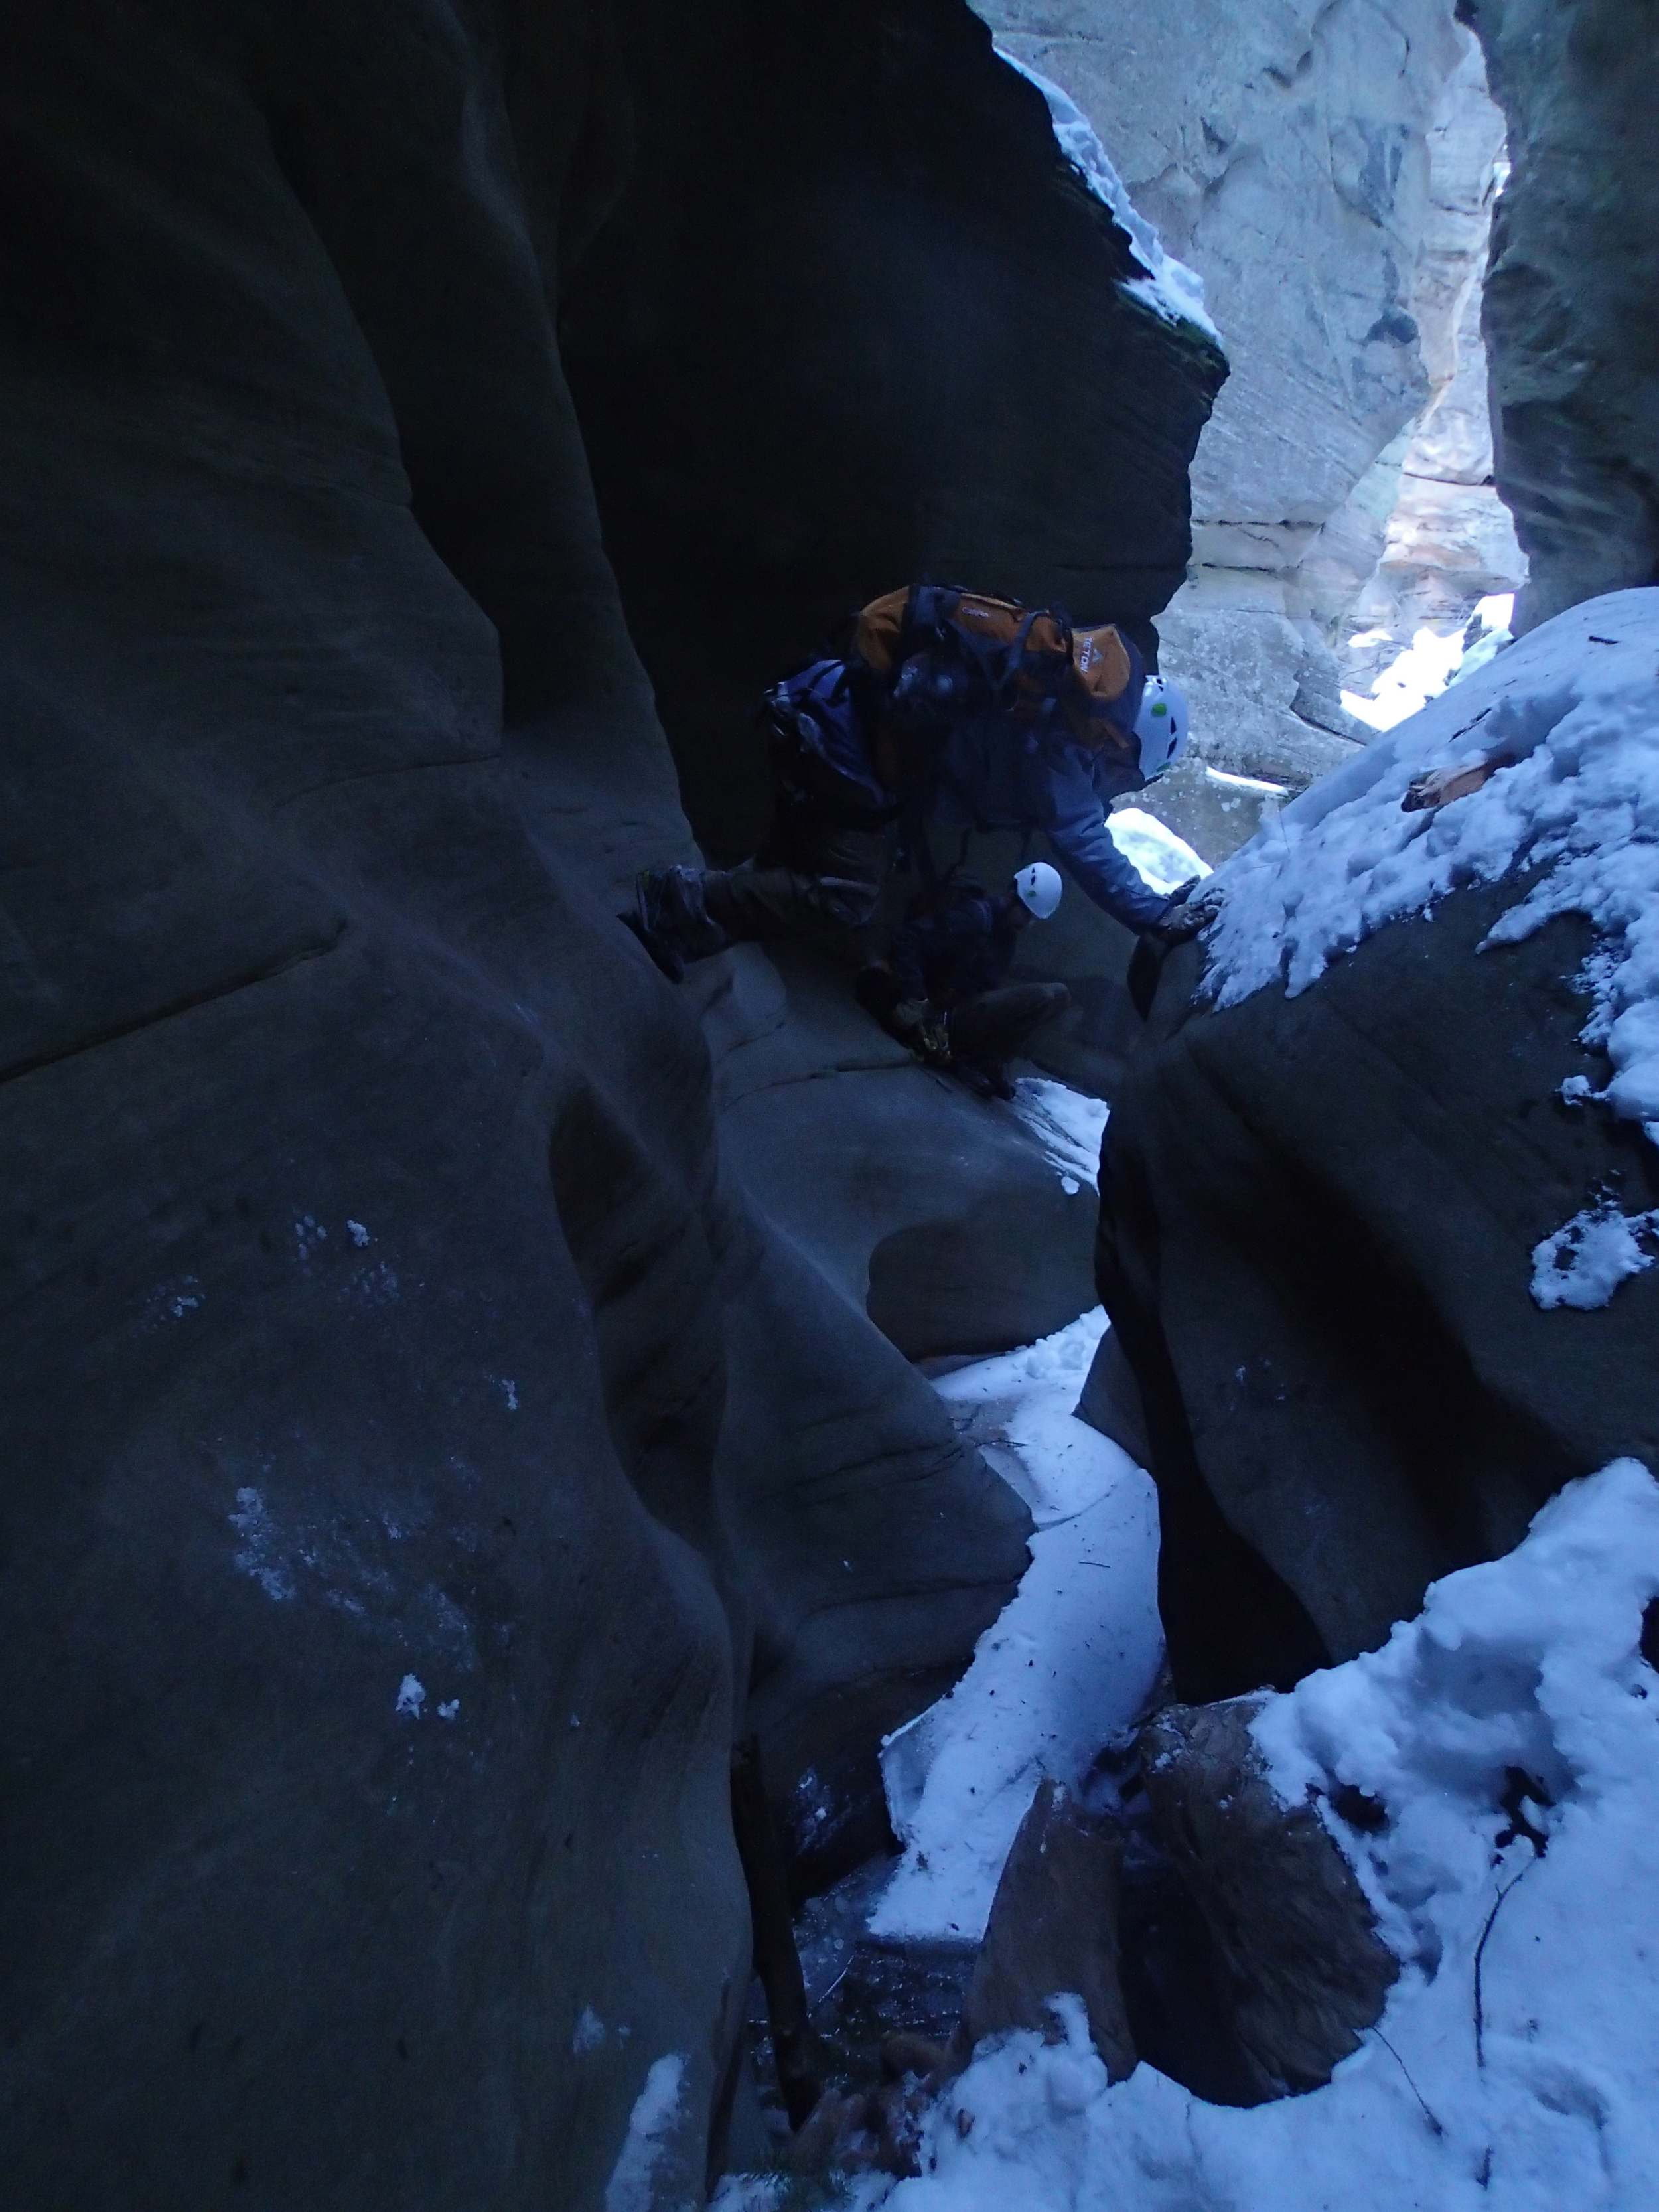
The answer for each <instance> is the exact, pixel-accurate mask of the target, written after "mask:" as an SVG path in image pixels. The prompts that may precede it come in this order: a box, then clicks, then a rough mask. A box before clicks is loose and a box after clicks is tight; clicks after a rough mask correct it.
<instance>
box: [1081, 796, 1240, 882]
mask: <svg viewBox="0 0 1659 2212" xmlns="http://www.w3.org/2000/svg"><path fill="white" fill-rule="evenodd" d="M1268 788H1270V787H1268ZM1106 829H1107V834H1108V835H1109V836H1110V838H1111V841H1112V842H1113V844H1115V846H1116V847H1117V849H1118V851H1119V852H1120V853H1121V854H1122V855H1123V857H1124V859H1125V860H1127V861H1128V863H1129V864H1130V866H1132V867H1133V868H1135V869H1138V870H1139V872H1140V874H1142V875H1143V876H1145V878H1146V880H1147V882H1148V883H1149V884H1151V885H1152V889H1153V890H1155V891H1172V890H1176V889H1178V887H1179V886H1180V885H1181V884H1188V883H1190V882H1191V881H1192V879H1193V878H1194V876H1207V875H1208V874H1209V872H1210V866H1209V863H1208V861H1207V860H1200V859H1199V857H1198V855H1197V854H1196V853H1195V852H1194V850H1193V848H1192V847H1191V846H1190V845H1189V844H1188V842H1187V841H1186V839H1185V838H1184V837H1177V836H1176V833H1175V831H1174V830H1173V829H1169V828H1168V827H1166V825H1165V824H1164V823H1162V822H1160V821H1159V820H1158V817H1157V815H1155V814H1148V813H1147V812H1146V810H1145V808H1144V807H1139V806H1120V807H1117V808H1115V810H1114V811H1113V812H1111V813H1110V814H1109V815H1108V816H1107V817H1106Z"/></svg>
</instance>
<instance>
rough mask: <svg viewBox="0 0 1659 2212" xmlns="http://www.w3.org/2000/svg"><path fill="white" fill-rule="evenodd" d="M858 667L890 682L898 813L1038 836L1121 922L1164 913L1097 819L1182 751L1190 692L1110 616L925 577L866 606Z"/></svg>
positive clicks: (889, 736) (1131, 924)
mask: <svg viewBox="0 0 1659 2212" xmlns="http://www.w3.org/2000/svg"><path fill="white" fill-rule="evenodd" d="M854 665H855V667H857V666H862V667H863V668H864V669H865V670H866V671H868V676H867V677H866V682H867V681H869V680H870V679H872V678H873V679H874V680H875V681H876V682H877V683H878V684H881V685H882V686H883V687H884V690H885V692H886V696H887V698H888V702H889V704H888V709H887V717H886V723H885V732H884V734H885V736H886V741H887V745H888V750H889V752H890V756H891V757H892V758H893V759H894V760H895V761H896V763H898V771H897V779H896V780H897V781H898V782H899V783H900V785H901V787H907V786H908V789H907V798H908V810H907V819H915V818H916V817H922V818H925V819H927V820H929V821H933V822H939V823H946V824H949V825H951V826H955V827H961V828H967V829H1022V830H1026V831H1030V830H1034V829H1040V830H1042V832H1043V833H1044V834H1045V835H1046V836H1047V837H1048V842H1049V843H1050V844H1051V845H1052V846H1053V848H1054V852H1055V854H1056V856H1057V857H1058V859H1059V860H1060V863H1061V865H1062V866H1063V867H1064V868H1065V869H1066V873H1067V874H1068V875H1070V876H1071V877H1072V878H1073V881H1074V882H1075V883H1076V884H1078V886H1079V889H1080V890H1083V891H1084V892H1085V894H1086V895H1087V896H1089V897H1090V898H1091V899H1092V900H1093V901H1094V902H1095V904H1096V905H1097V906H1098V907H1102V908H1104V909H1105V911H1106V912H1107V913H1108V914H1109V915H1111V916H1112V918H1113V920H1114V921H1120V922H1121V923H1122V924H1123V925H1124V926H1125V927H1126V928H1128V929H1132V930H1134V931H1136V932H1140V931H1143V930H1147V929H1155V928H1157V927H1158V926H1159V925H1160V924H1161V923H1162V922H1163V921H1164V920H1165V919H1166V918H1168V917H1169V915H1170V908H1171V904H1172V902H1171V901H1170V897H1169V895H1168V894H1167V893H1165V892H1163V891H1158V890H1153V888H1152V885H1151V884H1148V883H1147V882H1146V878H1144V877H1143V876H1141V875H1140V873H1139V871H1138V870H1137V869H1136V868H1135V867H1134V866H1133V863H1132V862H1131V861H1130V860H1127V858H1126V856H1125V855H1124V854H1122V853H1121V852H1120V850H1119V849H1118V848H1117V846H1116V845H1115V843H1114V842H1113V841H1112V837H1111V834H1110V832H1109V830H1108V829H1107V827H1106V814H1107V810H1108V809H1109V807H1110V805H1111V804H1112V802H1113V800H1114V799H1121V798H1122V797H1124V796H1125V795H1126V794H1127V793H1129V792H1132V791H1140V790H1143V789H1144V788H1145V787H1146V785H1147V784H1148V783H1150V782H1152V780H1153V779H1154V778H1155V777H1157V776H1159V775H1163V774H1164V771H1165V769H1169V768H1170V767H1172V766H1173V765H1174V763H1176V760H1177V759H1178V758H1179V757H1180V756H1181V753H1182V750H1183V749H1184V748H1185V745H1186V742H1187V702H1186V700H1185V698H1184V697H1183V696H1182V693H1181V692H1180V691H1179V690H1177V689H1176V686H1175V685H1174V684H1170V683H1166V682H1165V680H1164V678H1162V677H1161V676H1151V677H1149V676H1148V675H1147V674H1146V666H1145V664H1144V663H1143V662H1142V660H1141V658H1140V655H1139V653H1138V652H1137V651H1136V649H1135V647H1134V646H1133V644H1132V643H1131V642H1130V641H1129V640H1128V639H1127V638H1126V637H1125V636H1124V635H1123V634H1122V632H1121V630H1120V629H1117V628H1116V627H1115V624H1112V623H1104V624H1103V625H1101V627H1100V628H1098V629H1091V630H1074V629H1073V628H1072V626H1071V624H1070V623H1068V622H1067V620H1066V617H1065V616H1064V615H1063V614H1061V613H1060V611H1058V610H1057V609H1054V608H1040V609H1037V610H1036V611H1029V610H1027V609H1024V608H1022V607H1018V606H1016V605H1012V602H1010V601H1007V600H1003V599H985V598H981V596H979V595H978V594H976V593H974V592H962V591H957V590H956V589H954V588H950V589H946V588H945V587H942V586H935V585H928V584H921V585H916V586H913V587H912V588H911V589H910V590H908V592H890V594H889V595H888V596H887V598H886V599H877V600H875V601H873V602H872V605H869V606H867V607H866V608H865V610H864V611H863V613H862V614H861V615H860V617H859V622H858V627H857V629H856V631H855V633H854ZM877 757H878V759H880V758H881V757H882V753H881V740H880V738H878V750H877Z"/></svg>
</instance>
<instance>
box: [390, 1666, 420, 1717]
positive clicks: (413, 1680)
mask: <svg viewBox="0 0 1659 2212" xmlns="http://www.w3.org/2000/svg"><path fill="white" fill-rule="evenodd" d="M425 1710H426V1686H425V1685H424V1683H422V1680H420V1677H419V1676H418V1675H416V1674H405V1675H404V1679H403V1680H402V1681H401V1682H399V1683H398V1702H397V1704H396V1705H393V1707H392V1711H393V1712H394V1713H407V1714H408V1715H409V1717H410V1719H411V1720H416V1721H417V1720H419V1718H420V1717H421V1715H422V1712H423V1711H425Z"/></svg>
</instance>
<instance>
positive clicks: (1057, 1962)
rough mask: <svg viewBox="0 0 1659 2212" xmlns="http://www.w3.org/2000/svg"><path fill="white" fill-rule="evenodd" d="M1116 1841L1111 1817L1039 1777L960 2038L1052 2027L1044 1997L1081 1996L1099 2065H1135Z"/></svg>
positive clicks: (966, 2042)
mask: <svg viewBox="0 0 1659 2212" xmlns="http://www.w3.org/2000/svg"><path fill="white" fill-rule="evenodd" d="M1122 1863H1123V1843H1122V1838H1121V1835H1120V1834H1119V1832H1118V1830H1117V1827H1116V1826H1115V1823H1114V1822H1112V1821H1111V1820H1101V1819H1099V1818H1097V1817H1091V1815H1090V1814H1087V1813H1086V1812H1085V1811H1084V1809H1083V1808H1082V1807H1081V1806H1080V1805H1079V1804H1077V1803H1076V1802H1074V1801H1073V1800H1072V1799H1070V1798H1068V1796H1067V1795H1066V1792H1065V1791H1064V1790H1061V1789H1060V1787H1059V1785H1058V1784H1056V1783H1054V1782H1045V1783H1043V1784H1042V1786H1041V1787H1040V1788H1039V1790H1037V1793H1036V1796H1035V1797H1034V1798H1033V1799H1032V1800H1031V1805H1030V1811H1029V1812H1028V1813H1027V1814H1026V1815H1025V1818H1024V1820H1022V1821H1021V1822H1020V1825H1019V1832H1018V1834H1017V1835H1016V1836H1015V1838H1014V1842H1013V1848H1012V1850H1011V1851H1010V1852H1009V1854H1008V1863H1007V1864H1006V1867H1004V1869H1003V1870H1002V1879H1001V1881H1000V1882H999V1883H998V1884H997V1893H996V1897H995V1899H994V1902H993V1905H992V1907H991V1917H990V1919H989V1921H988V1922H987V1925H986V1929H985V1942H984V1947H983V1948H982V1949H981V1952H980V1954H979V1959H978V1961H977V1963H976V1964H975V1968H974V1978H973V1980H972V1982H971V1983H970V1984H969V1989H968V1996H967V2002H966V2003H965V2004H964V2006H963V2015H962V2027H961V2037H960V2039H961V2042H962V2045H963V2047H964V2048H965V2050H967V2051H972V2050H973V2049H974V2047H975V2045H977V2044H979V2043H981V2042H982V2041H983V2040H984V2039H985V2038H986V2037H987V2036H991V2035H1001V2034H1006V2033H1007V2031H1008V2030H1009V2029H1011V2028H1033V2029H1035V2030H1036V2032H1037V2033H1039V2034H1042V2035H1044V2036H1046V2037H1047V2038H1048V2039H1049V2040H1051V2041H1053V2040H1056V2039H1057V2038H1058V2031H1057V2027H1056V2024H1055V2020H1054V2012H1053V2010H1052V2008H1051V2006H1050V2004H1049V1999H1050V1998H1052V1997H1054V1996H1058V1995H1060V1994H1061V1993H1069V1994H1071V1995H1073V1996H1079V1997H1081V1998H1082V2000H1083V2002H1084V2005H1085V2008H1086V2010H1087V2012H1088V2015H1089V2032H1090V2035H1091V2039H1092V2041H1093V2043H1094V2046H1095V2049H1096V2051H1097V2053H1098V2054H1099V2057H1100V2061H1101V2063H1102V2064H1103V2066H1104V2067H1105V2069H1106V2071H1107V2075H1108V2076H1109V2079H1110V2080H1112V2081H1124V2080H1126V2079H1127V2077H1128V2075H1131V2074H1133V2071H1134V2069H1135V2064H1136V2058H1135V2047H1134V2045H1133V2041H1132V2040H1131V2039H1130V2035H1129V2024H1128V2019H1127V2014H1126V2013H1125V2010H1124V2004H1123V1991H1122V1986H1121V1982H1120V1980H1119V1974H1118V1955H1117V1913H1118V1882H1119V1877H1120V1875H1121V1869H1122Z"/></svg>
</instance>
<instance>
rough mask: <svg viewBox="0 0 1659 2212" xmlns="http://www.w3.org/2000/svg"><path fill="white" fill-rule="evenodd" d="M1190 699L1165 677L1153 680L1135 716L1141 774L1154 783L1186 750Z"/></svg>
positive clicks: (1149, 683) (1149, 678)
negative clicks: (1154, 779) (1155, 778)
mask: <svg viewBox="0 0 1659 2212" xmlns="http://www.w3.org/2000/svg"><path fill="white" fill-rule="evenodd" d="M1187 727H1188V713H1187V695H1186V693H1185V692H1184V691H1183V690H1182V689H1181V687H1180V685H1179V684H1170V683H1168V682H1166V681H1165V679H1164V678H1163V677H1162V676H1149V677H1148V678H1146V690H1145V691H1144V692H1143V693H1142V694H1141V699H1140V712H1139V714H1137V715H1136V716H1135V736H1136V738H1138V740H1139V744H1140V773H1141V774H1142V775H1144V776H1145V777H1146V781H1147V782H1148V783H1150V782H1151V781H1152V778H1153V777H1154V776H1155V775H1163V773H1164V769H1166V768H1173V767H1174V766H1175V764H1176V762H1177V761H1178V760H1179V759H1180V758H1181V756H1182V753H1183V752H1184V751H1185V750H1186V746H1187Z"/></svg>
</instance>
